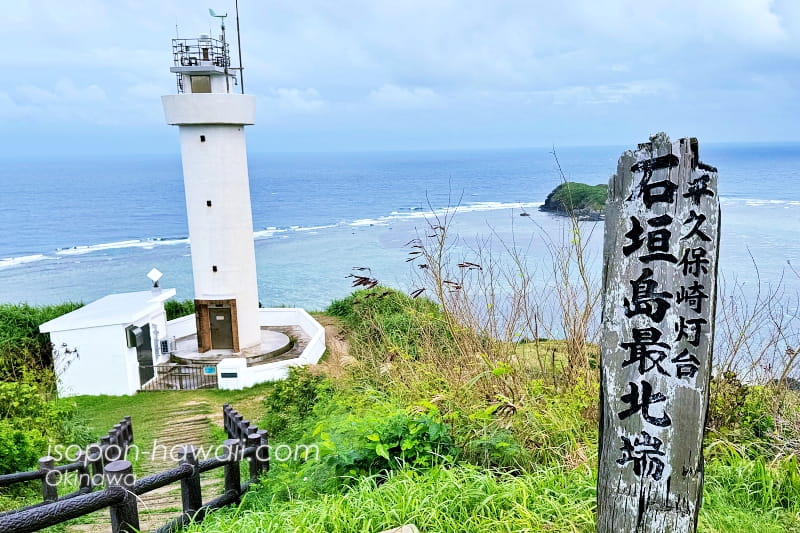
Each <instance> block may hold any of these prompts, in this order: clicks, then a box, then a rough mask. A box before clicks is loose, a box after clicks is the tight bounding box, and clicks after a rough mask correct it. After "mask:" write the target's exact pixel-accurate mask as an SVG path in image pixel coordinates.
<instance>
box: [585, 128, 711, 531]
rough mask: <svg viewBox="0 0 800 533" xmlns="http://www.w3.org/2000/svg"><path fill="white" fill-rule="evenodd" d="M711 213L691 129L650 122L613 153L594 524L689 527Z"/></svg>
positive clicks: (703, 399)
mask: <svg viewBox="0 0 800 533" xmlns="http://www.w3.org/2000/svg"><path fill="white" fill-rule="evenodd" d="M719 222H720V214H719V196H718V194H717V170H716V169H715V168H713V167H710V166H708V165H705V164H703V163H701V162H700V160H699V158H698V144H697V139H694V138H692V139H680V140H679V141H677V142H672V141H670V139H669V137H667V135H666V134H664V133H659V134H657V135H655V136H653V137H651V138H650V142H649V143H643V144H640V145H639V148H638V149H637V150H636V151H627V152H625V153H624V154H622V156H621V157H620V159H619V163H618V166H617V173H616V175H614V176H612V177H611V180H610V182H609V187H608V204H607V207H606V221H605V249H604V269H603V319H602V322H603V323H602V339H601V393H600V394H601V396H600V450H599V454H600V456H599V477H598V480H597V500H598V501H597V531H598V532H600V533H623V532H624V533H631V532H637V533H639V532H651V533H669V532H694V531H695V530H696V528H697V513H698V511H699V509H700V503H701V498H702V492H703V430H704V428H705V422H706V414H707V410H708V388H709V380H710V377H711V356H712V349H713V345H714V310H715V307H716V297H717V290H716V277H717V276H716V271H717V252H718V241H719Z"/></svg>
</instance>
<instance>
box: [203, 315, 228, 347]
mask: <svg viewBox="0 0 800 533" xmlns="http://www.w3.org/2000/svg"><path fill="white" fill-rule="evenodd" d="M208 319H209V321H210V322H211V328H210V329H211V348H212V349H214V350H232V349H233V324H232V322H231V310H230V308H229V307H220V308H215V307H209V309H208Z"/></svg>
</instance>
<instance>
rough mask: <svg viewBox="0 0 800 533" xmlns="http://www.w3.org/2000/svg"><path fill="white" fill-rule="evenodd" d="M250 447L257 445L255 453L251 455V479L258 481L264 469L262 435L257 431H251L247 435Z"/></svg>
mask: <svg viewBox="0 0 800 533" xmlns="http://www.w3.org/2000/svg"><path fill="white" fill-rule="evenodd" d="M246 446H247V447H248V448H250V447H255V451H254V452H253V455H251V456H250V481H257V480H258V476H260V475H261V472H262V471H263V470H264V467H263V465H262V457H261V436H260V435H258V434H256V433H250V434H249V435H248V436H247V444H246Z"/></svg>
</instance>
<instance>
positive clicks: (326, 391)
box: [259, 367, 332, 442]
mask: <svg viewBox="0 0 800 533" xmlns="http://www.w3.org/2000/svg"><path fill="white" fill-rule="evenodd" d="M331 392H332V389H331V385H330V382H329V381H328V380H327V379H326V378H324V377H322V376H315V375H313V374H311V372H309V370H308V369H307V368H306V367H292V368H290V369H289V377H288V378H287V379H285V380H281V381H276V382H275V383H274V385H273V387H272V388H271V390H270V392H269V393H268V394H267V395H266V396H265V398H264V406H265V407H266V409H267V411H266V413H265V415H264V417H263V419H262V421H261V424H259V427H260V428H262V429H266V430H267V431H268V432H269V435H270V438H271V439H272V440H274V441H276V442H289V441H297V440H298V439H300V438H301V437H302V432H303V428H304V427H305V425H307V424H306V419H307V418H308V417H309V416H310V414H311V412H312V410H313V408H314V405H315V404H316V403H317V402H318V401H319V400H320V399H321V398H327V397H328V396H330V394H331Z"/></svg>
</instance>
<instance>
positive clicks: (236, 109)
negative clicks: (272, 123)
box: [162, 27, 261, 353]
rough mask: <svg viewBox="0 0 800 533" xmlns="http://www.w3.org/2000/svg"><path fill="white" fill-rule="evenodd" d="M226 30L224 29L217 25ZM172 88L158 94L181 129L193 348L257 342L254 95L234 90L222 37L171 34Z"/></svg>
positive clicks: (244, 347) (237, 346) (236, 347)
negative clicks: (251, 143)
mask: <svg viewBox="0 0 800 533" xmlns="http://www.w3.org/2000/svg"><path fill="white" fill-rule="evenodd" d="M223 32H224V27H223ZM172 45H173V58H174V65H173V66H172V67H171V68H170V71H171V72H174V73H175V74H176V76H177V82H178V94H172V95H167V96H163V97H162V103H163V104H164V115H165V117H166V121H167V123H168V124H171V125H175V126H178V128H179V131H180V143H181V159H182V162H183V182H184V187H185V191H186V211H187V217H188V222H189V239H190V242H191V251H192V272H193V274H194V294H195V310H196V317H197V345H198V346H197V348H198V352H201V353H203V352H207V351H209V350H212V349H213V350H230V351H232V352H241V351H243V350H247V349H248V348H253V347H256V346H258V345H260V343H261V329H260V326H259V314H258V286H257V282H256V260H255V249H254V246H253V219H252V214H251V208H250V186H249V183H248V175H247V151H246V146H245V137H244V126H245V125H250V124H253V123H254V122H255V98H254V97H253V96H251V95H246V94H237V93H236V92H234V90H235V89H237V87H236V77H235V76H234V75H233V74H232V72H231V70H233V69H231V67H230V53H229V50H228V45H227V43H226V42H225V39H224V33H223V35H222V36H221V39H219V40H218V39H213V38H211V37H210V36H208V35H201V36H200V37H199V38H197V39H173V41H172Z"/></svg>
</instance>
